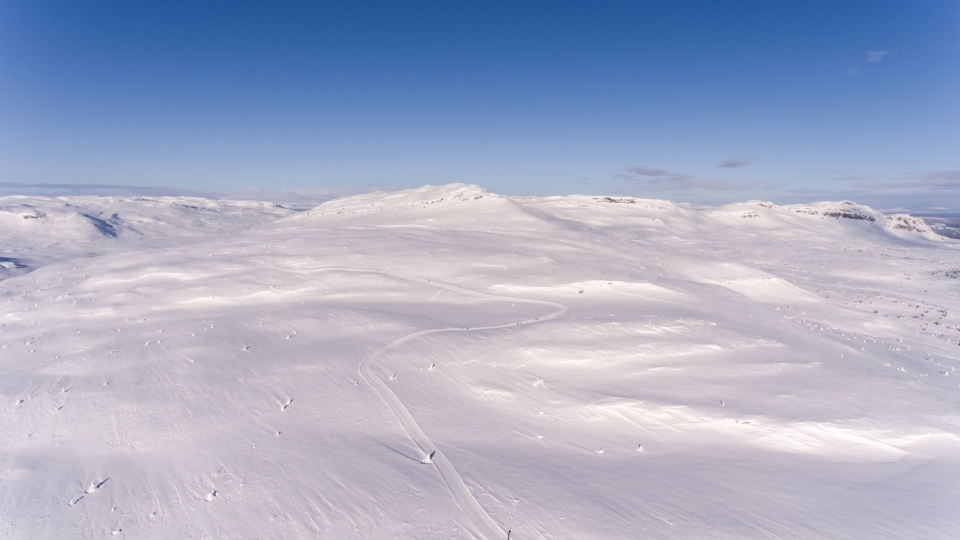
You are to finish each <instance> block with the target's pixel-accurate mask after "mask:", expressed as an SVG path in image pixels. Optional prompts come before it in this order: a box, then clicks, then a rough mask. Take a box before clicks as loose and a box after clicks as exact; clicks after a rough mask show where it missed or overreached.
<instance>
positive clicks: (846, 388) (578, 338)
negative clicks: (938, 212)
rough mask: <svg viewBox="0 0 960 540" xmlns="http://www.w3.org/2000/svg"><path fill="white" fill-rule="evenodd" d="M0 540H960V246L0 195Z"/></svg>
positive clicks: (865, 213) (657, 207) (836, 226)
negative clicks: (112, 539)
mask: <svg viewBox="0 0 960 540" xmlns="http://www.w3.org/2000/svg"><path fill="white" fill-rule="evenodd" d="M0 234H2V236H0V238H2V243H0V249H2V250H3V252H2V253H0V279H2V280H0V303H2V304H0V305H2V306H3V311H2V313H0V445H2V450H0V537H3V538H11V539H21V538H22V539H26V538H31V539H32V538H104V537H120V538H221V537H223V538H316V537H321V538H385V539H386V538H422V539H433V538H484V539H490V540H493V539H497V538H506V532H507V530H508V529H509V530H511V531H512V533H511V538H512V539H516V540H524V539H532V538H543V539H561V538H596V539H611V538H630V539H635V538H665V539H666V538H671V539H672V538H686V539H692V538H711V539H712V538H781V539H791V538H891V539H892V538H897V539H900V538H955V537H956V532H957V531H958V530H960V508H958V505H960V503H958V501H960V373H957V372H956V370H955V368H956V367H957V366H958V352H960V347H958V344H960V326H958V320H960V318H958V316H957V313H958V309H960V299H958V293H960V287H958V284H960V281H958V278H960V252H958V246H960V243H958V242H957V241H955V240H950V239H945V238H943V237H941V236H938V235H936V234H934V233H933V232H932V231H931V230H930V229H929V228H928V227H927V226H926V225H925V224H924V223H923V222H922V221H921V220H918V219H915V218H912V217H910V216H905V215H892V216H887V215H884V214H881V213H879V212H876V211H874V210H872V209H870V208H868V207H864V206H859V205H856V204H854V203H850V202H840V203H816V204H809V205H793V206H775V205H772V204H769V203H764V202H759V201H751V202H746V203H738V204H732V205H727V206H722V207H710V208H700V207H694V206H690V205H686V204H675V203H671V202H668V201H660V200H646V199H635V198H626V197H590V196H566V197H537V198H534V197H505V196H501V195H496V194H491V193H487V192H485V191H483V190H482V189H480V188H478V187H476V186H466V185H450V186H441V187H430V186H428V187H424V188H419V189H414V190H408V191H403V192H398V193H373V194H367V195H359V196H355V197H348V198H344V199H339V200H335V201H330V202H328V203H325V204H323V205H321V206H318V207H316V208H314V209H312V210H309V211H304V212H294V211H293V210H291V209H288V208H284V207H283V206H278V205H275V204H272V203H264V202H251V201H213V200H206V199H195V198H169V197H163V198H129V197H64V198H43V197H3V198H0Z"/></svg>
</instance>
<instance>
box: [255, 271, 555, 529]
mask: <svg viewBox="0 0 960 540" xmlns="http://www.w3.org/2000/svg"><path fill="white" fill-rule="evenodd" d="M264 263H265V264H269V263H266V261H264ZM270 266H273V267H274V268H276V269H277V270H282V271H285V272H290V273H295V274H298V275H300V276H301V277H306V276H304V275H303V274H302V273H301V272H298V271H295V270H290V269H286V268H278V267H276V266H274V265H272V264H270ZM311 271H313V272H358V273H369V274H382V275H387V276H393V277H397V278H400V279H405V280H408V281H415V282H418V283H423V284H426V285H431V286H434V287H440V288H442V289H447V290H450V291H456V292H461V293H465V294H468V295H471V296H482V297H485V298H494V299H498V300H505V301H510V302H523V303H528V304H544V305H548V306H551V307H554V308H557V309H556V311H553V312H552V313H549V314H548V315H545V316H543V317H537V318H533V319H525V320H522V321H515V322H512V323H507V324H498V325H493V326H481V327H477V328H470V329H465V328H435V329H433V330H421V331H419V332H414V333H412V334H409V335H406V336H404V337H402V338H400V339H397V340H394V341H392V342H390V343H389V344H387V345H384V346H383V347H380V348H379V349H377V350H375V351H373V352H372V353H370V354H369V355H367V356H366V357H365V358H364V359H363V360H362V361H361V362H360V366H359V368H358V371H359V372H360V377H361V378H363V380H364V381H365V382H366V383H367V384H369V385H370V386H372V387H373V389H374V390H376V391H377V393H378V394H380V397H381V398H382V399H383V401H385V402H386V404H387V406H389V407H390V410H391V411H393V414H394V415H395V416H396V417H397V420H399V421H400V424H401V425H402V426H403V429H404V430H405V431H406V432H407V436H408V437H410V439H411V440H412V441H413V442H414V443H415V444H416V445H417V446H419V447H420V450H422V451H423V455H424V456H432V462H433V464H434V465H436V467H437V470H439V471H440V476H442V477H443V481H444V482H446V483H447V487H448V488H449V489H450V493H452V494H453V498H454V499H456V501H457V504H458V505H459V506H460V508H461V509H462V510H463V511H464V513H466V515H467V517H468V518H469V519H470V521H471V523H473V526H474V529H475V531H474V532H475V533H477V534H479V536H480V537H481V538H486V539H487V540H499V539H502V538H504V531H503V529H501V528H500V526H499V525H497V524H496V522H494V521H493V519H492V518H491V517H490V515H489V514H487V512H486V511H485V510H484V509H483V507H481V506H480V503H478V502H477V499H476V498H475V497H474V496H473V494H472V493H470V490H469V489H468V488H467V485H466V484H464V483H463V479H462V478H460V475H459V474H458V473H457V471H456V469H454V468H453V464H452V463H450V461H449V460H448V459H447V457H446V456H445V455H443V452H441V451H440V449H439V448H437V447H436V445H434V444H433V442H432V441H431V440H430V438H429V437H427V435H426V434H425V433H424V432H423V430H422V429H420V425H419V424H417V421H416V420H415V419H414V418H413V415H411V414H410V411H408V410H407V408H406V406H404V404H403V402H402V401H400V398H398V397H397V395H396V394H394V393H393V390H391V389H390V387H389V386H387V384H386V383H385V382H383V380H381V379H380V377H378V376H377V374H376V373H375V372H374V371H373V364H374V363H375V362H376V361H377V359H378V358H379V357H380V355H381V354H383V353H384V351H387V350H389V349H392V348H393V347H396V346H397V345H400V344H402V343H405V342H407V341H410V340H413V339H417V338H419V337H422V336H426V335H428V334H436V333H440V332H478V331H481V330H494V329H498V328H512V327H516V326H522V325H525V324H533V323H537V322H544V321H548V320H550V319H555V318H557V317H559V316H561V315H563V314H564V313H566V311H567V306H565V305H563V304H557V303H555V302H547V301H545V300H528V299H526V298H513V297H510V296H499V295H493V294H484V293H478V292H475V291H471V290H468V289H464V288H461V287H457V286H454V285H448V284H446V283H438V282H436V281H432V280H429V279H423V278H418V277H414V276H408V275H405V274H398V273H395V272H388V271H380V270H366V269H361V268H333V267H327V268H317V269H311ZM307 279H310V278H307ZM311 281H313V280H311Z"/></svg>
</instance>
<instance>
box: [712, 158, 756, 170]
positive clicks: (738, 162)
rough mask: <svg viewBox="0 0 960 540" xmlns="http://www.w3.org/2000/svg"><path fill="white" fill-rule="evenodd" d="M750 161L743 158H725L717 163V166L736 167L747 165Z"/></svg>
mask: <svg viewBox="0 0 960 540" xmlns="http://www.w3.org/2000/svg"><path fill="white" fill-rule="evenodd" d="M747 165H750V162H749V161H747V160H745V159H741V158H732V159H725V160H723V161H721V162H720V163H718V164H717V167H720V168H723V169H736V168H737V167H746V166H747Z"/></svg>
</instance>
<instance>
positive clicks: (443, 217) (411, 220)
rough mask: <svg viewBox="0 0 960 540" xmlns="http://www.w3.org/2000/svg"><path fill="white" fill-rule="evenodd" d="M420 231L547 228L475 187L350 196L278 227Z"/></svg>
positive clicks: (511, 203) (503, 199)
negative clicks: (426, 229)
mask: <svg viewBox="0 0 960 540" xmlns="http://www.w3.org/2000/svg"><path fill="white" fill-rule="evenodd" d="M306 223H322V224H323V226H324V227H420V228H435V229H449V230H483V231H503V230H529V229H531V228H543V227H544V226H547V227H550V226H549V225H547V224H545V223H544V222H542V221H541V220H540V219H538V218H537V217H534V216H532V215H530V214H529V212H527V211H525V210H524V209H523V208H522V207H521V206H520V205H518V204H517V203H516V202H514V201H513V200H512V199H511V198H509V197H504V196H502V195H496V194H492V193H488V192H487V191H485V190H483V189H482V188H480V187H479V186H475V185H467V184H449V185H445V186H424V187H421V188H415V189H408V190H404V191H398V192H376V193H367V194H363V195H354V196H351V197H344V198H342V199H336V200H333V201H329V202H326V203H324V204H321V205H320V206H318V207H316V208H314V209H313V210H309V211H307V212H303V213H301V214H299V215H296V216H292V217H290V218H289V219H285V220H282V221H281V222H279V223H278V226H279V227H281V228H287V227H301V226H304V225H305V224H306Z"/></svg>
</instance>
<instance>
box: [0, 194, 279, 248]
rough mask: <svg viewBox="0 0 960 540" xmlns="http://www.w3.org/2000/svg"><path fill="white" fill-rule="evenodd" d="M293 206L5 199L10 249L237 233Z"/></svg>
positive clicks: (3, 221) (2, 213)
mask: <svg viewBox="0 0 960 540" xmlns="http://www.w3.org/2000/svg"><path fill="white" fill-rule="evenodd" d="M292 212H293V211H292V210H289V209H286V208H283V207H281V206H278V205H276V204H273V203H268V202H260V201H221V200H212V199H203V198H198V197H103V196H78V197H25V196H8V197H0V237H2V238H3V240H4V247H5V248H6V249H10V248H17V247H20V246H30V247H31V248H36V247H40V246H46V245H55V244H62V243H76V242H96V241H100V240H109V239H114V238H119V237H133V238H157V237H180V236H197V235H206V234H209V233H210V232H212V231H231V232H232V231H236V230H239V229H243V228H246V227H250V226H254V225H258V224H262V223H268V222H271V221H274V220H276V219H278V218H281V217H285V216H287V215H289V214H290V213H292Z"/></svg>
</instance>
